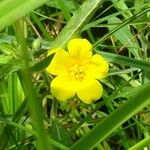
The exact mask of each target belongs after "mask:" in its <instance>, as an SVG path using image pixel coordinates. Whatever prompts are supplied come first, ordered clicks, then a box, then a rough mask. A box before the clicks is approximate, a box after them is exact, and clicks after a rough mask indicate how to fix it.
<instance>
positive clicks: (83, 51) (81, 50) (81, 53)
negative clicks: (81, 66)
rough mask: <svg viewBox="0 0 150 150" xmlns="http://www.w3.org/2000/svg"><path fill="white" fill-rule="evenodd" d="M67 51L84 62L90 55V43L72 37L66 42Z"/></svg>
mask: <svg viewBox="0 0 150 150" xmlns="http://www.w3.org/2000/svg"><path fill="white" fill-rule="evenodd" d="M68 51H69V55H70V56H71V57H73V58H74V59H77V60H79V61H82V62H83V63H84V62H86V61H88V60H89V59H90V58H91V56H92V45H91V43H90V42H89V41H88V40H86V39H80V38H74V39H72V40H70V41H69V42H68Z"/></svg>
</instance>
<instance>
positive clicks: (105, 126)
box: [71, 83, 150, 150]
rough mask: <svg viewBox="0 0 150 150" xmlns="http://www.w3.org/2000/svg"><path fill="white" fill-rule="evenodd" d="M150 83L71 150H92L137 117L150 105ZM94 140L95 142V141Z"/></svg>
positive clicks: (138, 90) (139, 89)
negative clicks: (132, 118) (136, 115)
mask: <svg viewBox="0 0 150 150" xmlns="http://www.w3.org/2000/svg"><path fill="white" fill-rule="evenodd" d="M149 89H150V83H149V84H146V85H143V86H140V87H138V88H136V89H135V91H134V93H132V95H133V96H132V97H130V99H129V100H128V101H127V102H126V103H124V104H123V105H122V106H120V107H119V108H118V109H116V110H115V111H114V112H113V113H112V114H110V115H109V116H108V117H107V118H105V119H104V120H103V121H101V122H100V123H98V124H97V126H96V127H95V128H93V129H92V130H91V132H89V134H87V135H85V136H84V137H82V138H81V139H80V140H79V141H78V142H77V143H75V144H74V145H73V146H72V147H71V150H77V149H86V150H90V149H92V148H94V147H95V146H96V145H97V144H98V143H99V142H102V141H103V140H104V139H105V138H106V137H108V136H109V135H110V134H111V133H112V132H113V131H115V130H116V129H117V128H118V127H119V126H120V125H121V124H123V123H124V122H125V121H127V120H128V119H129V118H131V117H132V116H133V115H135V114H136V113H137V112H138V111H140V110H141V109H142V108H143V107H145V106H147V105H148V104H150V92H149ZM93 139H94V140H93Z"/></svg>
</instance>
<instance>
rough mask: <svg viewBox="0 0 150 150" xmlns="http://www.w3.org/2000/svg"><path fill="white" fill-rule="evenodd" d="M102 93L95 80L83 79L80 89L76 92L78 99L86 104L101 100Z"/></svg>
mask: <svg viewBox="0 0 150 150" xmlns="http://www.w3.org/2000/svg"><path fill="white" fill-rule="evenodd" d="M102 93H103V87H102V85H101V84H100V83H99V81H97V80H95V79H85V80H84V81H82V82H81V85H80V88H79V89H78V91H77V95H78V97H79V98H80V99H81V100H82V101H83V102H85V103H87V104H90V103H91V102H92V101H95V100H98V99H99V98H101V96H102Z"/></svg>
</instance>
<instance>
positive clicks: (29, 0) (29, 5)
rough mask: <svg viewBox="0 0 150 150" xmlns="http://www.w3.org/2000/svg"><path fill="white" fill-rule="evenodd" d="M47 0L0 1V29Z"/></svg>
mask: <svg viewBox="0 0 150 150" xmlns="http://www.w3.org/2000/svg"><path fill="white" fill-rule="evenodd" d="M45 2H47V0H40V1H36V2H35V1H33V0H19V1H18V0H5V1H1V2H0V10H1V11H0V30H2V29H3V28H4V27H6V26H7V25H10V24H11V23H12V22H14V21H15V20H17V19H19V18H21V17H22V16H24V15H26V14H27V13H29V12H30V11H32V10H34V9H35V8H37V7H39V6H41V5H42V4H44V3H45Z"/></svg>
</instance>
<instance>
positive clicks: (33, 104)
mask: <svg viewBox="0 0 150 150" xmlns="http://www.w3.org/2000/svg"><path fill="white" fill-rule="evenodd" d="M15 29H16V38H17V42H18V43H19V45H20V52H19V53H20V56H21V57H22V61H23V64H24V67H23V69H22V70H21V74H22V77H23V82H24V85H25V86H26V91H24V93H25V96H26V99H27V100H28V101H29V107H30V112H31V116H32V124H33V127H34V129H35V131H36V136H37V141H36V148H37V150H49V149H52V148H50V147H49V143H48V134H47V133H46V130H45V129H44V120H43V111H42V106H41V101H39V100H38V99H37V96H36V91H35V89H34V86H33V84H32V74H31V72H30V69H29V60H30V58H29V55H28V48H27V44H26V41H25V38H24V19H20V20H18V21H16V24H15Z"/></svg>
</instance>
